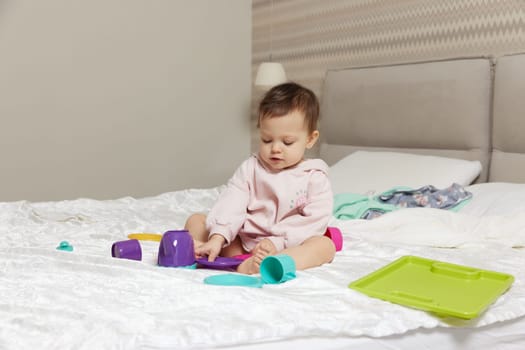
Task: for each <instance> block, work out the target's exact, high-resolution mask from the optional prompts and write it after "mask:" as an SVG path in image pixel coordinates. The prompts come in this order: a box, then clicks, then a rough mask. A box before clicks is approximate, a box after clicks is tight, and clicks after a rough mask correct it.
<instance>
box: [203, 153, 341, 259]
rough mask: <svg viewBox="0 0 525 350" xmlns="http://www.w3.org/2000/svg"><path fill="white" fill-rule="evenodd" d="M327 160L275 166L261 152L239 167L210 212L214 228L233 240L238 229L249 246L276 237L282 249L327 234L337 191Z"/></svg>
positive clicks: (245, 244) (212, 229) (278, 247)
mask: <svg viewBox="0 0 525 350" xmlns="http://www.w3.org/2000/svg"><path fill="white" fill-rule="evenodd" d="M327 171H328V166H327V165H326V163H324V162H323V161H322V160H319V159H312V160H305V161H303V162H301V163H299V164H298V165H296V166H295V167H293V168H290V169H286V170H283V171H277V172H275V171H271V170H269V169H267V168H266V167H265V166H264V164H263V163H262V162H261V161H260V160H259V159H258V158H257V157H256V156H252V157H250V158H249V159H247V160H246V161H245V162H244V163H243V164H242V165H241V166H240V167H239V169H237V171H236V172H235V174H234V176H233V177H232V178H231V179H230V181H229V182H228V185H227V187H226V189H225V190H224V191H223V193H221V195H220V197H219V200H218V201H217V203H216V204H215V205H214V206H213V208H212V209H211V211H210V213H209V215H208V218H207V228H208V230H209V232H210V234H214V233H218V234H221V235H223V236H224V237H225V238H226V240H227V243H228V244H229V243H230V242H231V241H232V240H233V239H234V238H235V237H236V235H239V237H240V238H241V241H242V244H243V246H244V248H245V249H246V250H247V251H251V250H252V249H253V248H254V247H255V245H256V244H257V242H259V241H260V240H262V239H264V238H268V239H270V240H271V241H272V242H273V243H274V245H275V246H276V248H277V249H278V250H282V249H284V248H287V247H293V246H297V245H299V244H301V243H302V242H303V241H304V240H306V239H307V238H309V237H312V236H319V235H323V234H324V232H325V230H326V227H327V225H328V222H329V220H330V217H331V215H332V205H333V195H332V190H331V186H330V182H329V180H328V176H327Z"/></svg>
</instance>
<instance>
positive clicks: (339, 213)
mask: <svg viewBox="0 0 525 350" xmlns="http://www.w3.org/2000/svg"><path fill="white" fill-rule="evenodd" d="M470 199H472V193H471V192H468V191H466V190H465V189H464V188H463V187H462V186H461V185H458V184H456V183H454V184H452V185H451V186H449V187H447V188H444V189H437V188H436V187H434V186H432V185H427V186H423V187H421V188H418V189H411V188H408V187H395V188H393V189H390V190H388V191H386V192H383V193H381V194H380V195H378V196H365V195H361V194H356V193H339V194H336V195H335V197H334V211H333V214H334V216H335V217H336V218H337V219H340V220H351V219H367V220H369V219H373V218H376V217H378V216H381V215H383V214H385V213H388V212H391V211H394V210H398V209H402V208H418V207H419V208H437V209H447V210H452V211H458V210H460V209H461V208H462V207H463V206H464V205H465V204H467V203H468V201H469V200H470Z"/></svg>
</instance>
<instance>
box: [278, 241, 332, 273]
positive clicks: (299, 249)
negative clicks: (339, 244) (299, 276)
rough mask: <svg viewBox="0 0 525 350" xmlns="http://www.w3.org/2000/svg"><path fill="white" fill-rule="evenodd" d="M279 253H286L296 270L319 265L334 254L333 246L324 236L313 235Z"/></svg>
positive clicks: (327, 260) (329, 260) (327, 261)
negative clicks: (291, 259)
mask: <svg viewBox="0 0 525 350" xmlns="http://www.w3.org/2000/svg"><path fill="white" fill-rule="evenodd" d="M279 254H287V255H289V256H291V257H292V258H293V260H294V261H295V267H296V269H297V270H304V269H308V268H310V267H315V266H320V265H322V264H326V263H329V262H331V261H332V260H333V259H334V256H335V246H334V243H333V242H332V240H331V239H330V238H328V237H326V236H313V237H310V238H308V239H307V240H306V241H304V242H303V243H301V245H298V246H296V247H292V248H286V249H284V250H282V251H280V252H279Z"/></svg>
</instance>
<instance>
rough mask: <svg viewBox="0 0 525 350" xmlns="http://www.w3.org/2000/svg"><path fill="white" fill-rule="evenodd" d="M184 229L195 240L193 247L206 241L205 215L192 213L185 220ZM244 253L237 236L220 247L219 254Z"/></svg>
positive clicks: (232, 254)
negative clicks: (226, 244) (225, 245)
mask: <svg viewBox="0 0 525 350" xmlns="http://www.w3.org/2000/svg"><path fill="white" fill-rule="evenodd" d="M184 229H185V230H188V231H189V232H190V235H191V236H192V237H193V240H194V242H195V247H198V246H200V245H202V244H204V243H205V242H208V236H209V233H208V230H206V215H204V214H193V215H191V216H190V217H189V218H188V219H187V220H186V224H185V225H184ZM241 254H246V251H245V250H244V249H243V247H242V243H241V240H240V238H239V236H237V237H235V239H234V240H233V241H232V242H231V243H230V244H229V245H228V246H227V247H224V248H222V250H221V254H220V256H234V255H241Z"/></svg>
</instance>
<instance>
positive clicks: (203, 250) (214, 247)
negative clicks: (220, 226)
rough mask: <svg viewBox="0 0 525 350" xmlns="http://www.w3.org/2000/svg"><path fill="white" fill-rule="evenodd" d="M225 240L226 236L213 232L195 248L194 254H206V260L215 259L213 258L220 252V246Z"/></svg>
mask: <svg viewBox="0 0 525 350" xmlns="http://www.w3.org/2000/svg"><path fill="white" fill-rule="evenodd" d="M224 242H226V238H224V237H223V236H221V235H219V234H214V235H212V236H211V237H210V239H209V240H208V242H206V243H204V244H203V245H201V246H199V247H197V248H195V255H197V256H204V255H207V256H208V261H215V258H217V256H218V255H219V253H220V252H221V249H222V246H223V245H224Z"/></svg>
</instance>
